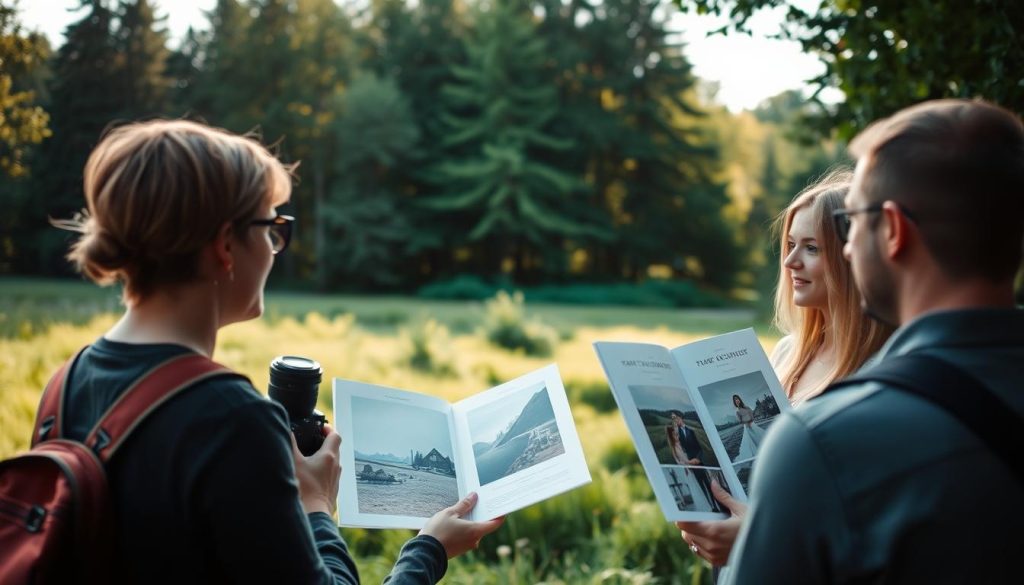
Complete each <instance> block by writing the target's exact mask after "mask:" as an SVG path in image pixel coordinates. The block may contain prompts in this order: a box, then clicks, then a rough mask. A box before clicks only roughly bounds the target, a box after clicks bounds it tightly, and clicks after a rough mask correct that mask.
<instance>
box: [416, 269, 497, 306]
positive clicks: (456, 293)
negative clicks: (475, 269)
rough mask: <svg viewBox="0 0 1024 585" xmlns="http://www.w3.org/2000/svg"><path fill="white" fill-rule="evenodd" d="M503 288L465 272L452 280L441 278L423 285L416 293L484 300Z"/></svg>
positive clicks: (435, 296) (444, 297)
mask: <svg viewBox="0 0 1024 585" xmlns="http://www.w3.org/2000/svg"><path fill="white" fill-rule="evenodd" d="M499 288H501V287H499V286H496V285H493V284H488V283H487V282H484V280H483V279H482V278H480V277H479V276H474V275H472V274H463V275H459V276H456V277H455V278H452V279H450V280H439V281H436V282H432V283H430V284H428V285H426V286H423V287H421V288H420V289H419V291H417V293H416V295H417V296H419V297H422V298H425V299H457V300H470V301H482V300H484V299H489V298H491V297H492V296H494V294H495V293H496V292H497V291H498V289H499Z"/></svg>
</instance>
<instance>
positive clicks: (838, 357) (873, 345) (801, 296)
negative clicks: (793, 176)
mask: <svg viewBox="0 0 1024 585" xmlns="http://www.w3.org/2000/svg"><path fill="white" fill-rule="evenodd" d="M852 178H853V174H852V172H850V171H849V170H846V169H842V170H837V171H833V172H831V173H829V174H828V175H826V176H825V177H823V178H822V179H820V180H819V181H818V182H816V183H815V184H813V185H811V186H809V187H808V188H806V189H804V190H803V191H802V192H801V193H800V194H798V195H797V196H796V198H794V199H793V202H792V203H790V205H789V207H787V208H786V210H785V211H783V212H782V214H781V215H780V216H779V219H778V220H777V222H776V227H777V228H778V230H779V233H780V235H781V237H780V265H779V284H778V287H777V289H776V294H775V325H776V327H778V329H779V330H780V331H782V332H783V333H785V334H786V336H785V337H783V338H782V339H781V340H779V342H778V344H776V346H775V350H774V351H773V352H772V357H771V361H772V366H773V367H774V368H775V371H776V374H778V376H779V380H780V381H781V382H782V387H783V389H784V390H785V391H786V396H787V397H789V401H790V403H791V404H792V405H793V406H795V407H799V406H800V405H801V404H803V403H804V402H805V401H807V400H809V399H811V398H813V397H815V396H817V395H818V394H820V393H821V392H822V390H824V389H825V388H826V387H827V386H828V385H829V384H831V383H832V382H834V381H836V380H839V379H841V378H843V377H845V376H847V375H849V374H851V373H853V372H854V371H855V370H857V369H858V368H860V366H861V365H863V364H864V362H865V361H866V360H867V359H868V358H869V357H871V355H873V354H874V353H875V352H876V351H877V350H878V349H879V348H880V347H881V346H882V344H883V343H884V342H885V340H886V339H887V338H888V337H889V334H890V333H892V329H891V328H889V327H887V326H885V325H882V324H880V323H878V322H877V321H875V320H873V319H871V318H869V317H868V316H867V315H866V314H864V310H863V308H862V307H861V299H860V293H858V292H857V288H856V287H855V286H854V282H853V275H852V274H851V272H850V267H849V265H848V264H847V262H846V261H845V259H844V258H843V243H842V241H841V240H840V239H839V235H838V234H837V233H836V228H835V224H834V222H833V220H832V212H833V211H834V210H836V209H842V208H843V198H844V197H845V196H846V192H847V190H849V187H850V181H851V180H852ZM712 489H713V491H714V493H715V497H716V498H718V499H719V501H721V502H722V503H724V504H726V505H727V506H728V507H729V509H730V510H732V512H733V516H732V518H729V519H728V520H722V521H716V522H678V523H677V526H678V527H679V528H680V530H682V536H683V539H684V540H685V541H686V542H687V544H689V546H690V550H691V551H693V552H694V553H695V554H697V555H699V556H700V557H702V558H704V559H706V560H708V561H709V562H711V564H712V565H715V566H721V565H724V564H725V563H726V562H727V561H728V559H729V553H730V552H731V551H732V545H733V543H734V542H735V540H736V535H737V533H738V532H739V527H740V521H741V517H742V515H743V513H744V512H745V511H746V506H744V505H743V504H741V503H739V502H736V501H735V500H733V499H732V498H731V497H730V496H729V494H728V493H727V492H725V490H723V489H722V488H721V487H720V486H718V485H717V483H716V484H714V485H713V486H712Z"/></svg>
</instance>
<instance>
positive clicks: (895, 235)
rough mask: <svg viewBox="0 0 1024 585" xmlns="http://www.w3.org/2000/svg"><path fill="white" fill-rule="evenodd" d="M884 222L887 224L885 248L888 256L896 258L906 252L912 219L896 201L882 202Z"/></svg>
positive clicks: (885, 226)
mask: <svg viewBox="0 0 1024 585" xmlns="http://www.w3.org/2000/svg"><path fill="white" fill-rule="evenodd" d="M881 213H882V222H883V223H884V224H885V225H884V226H883V229H882V234H883V235H884V236H885V246H884V250H885V253H886V256H888V257H889V258H895V257H896V256H899V255H900V254H901V253H903V252H905V251H906V249H907V245H908V244H909V238H910V230H911V226H910V220H909V219H907V216H906V215H904V214H903V212H902V211H900V208H899V205H897V204H896V202H894V201H886V202H885V203H883V204H882V212H881Z"/></svg>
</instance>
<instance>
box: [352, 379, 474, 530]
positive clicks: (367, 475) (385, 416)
mask: <svg viewBox="0 0 1024 585" xmlns="http://www.w3.org/2000/svg"><path fill="white" fill-rule="evenodd" d="M334 420H335V421H336V422H337V426H338V432H339V433H340V434H341V438H342V442H341V466H342V472H341V485H340V488H339V490H338V518H339V524H340V525H341V526H358V527H364V528H414V529H419V528H422V527H423V525H424V524H425V523H426V521H427V519H428V518H430V517H431V516H433V515H434V514H435V513H436V512H437V511H438V510H441V509H444V508H447V507H448V506H451V505H453V504H455V503H456V502H457V501H459V498H460V497H461V495H462V494H465V493H466V492H465V491H464V490H462V489H460V488H461V482H460V478H459V475H458V468H459V467H458V454H457V453H456V452H455V447H454V441H453V437H454V432H453V428H452V420H451V406H450V405H449V404H448V403H447V402H445V401H444V400H441V399H439V398H434V397H432V396H426V395H424V394H418V393H415V392H406V391H404V390H397V389H395V388H387V387H384V386H375V385H372V384H364V383H361V382H353V381H350V380H341V379H338V378H335V379H334Z"/></svg>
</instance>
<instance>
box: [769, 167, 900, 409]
mask: <svg viewBox="0 0 1024 585" xmlns="http://www.w3.org/2000/svg"><path fill="white" fill-rule="evenodd" d="M852 179H853V173H852V172H851V171H850V170H849V169H847V168H843V167H839V168H836V169H833V170H832V171H830V172H829V173H827V174H826V175H825V176H823V177H822V178H820V179H819V180H818V181H816V182H815V183H814V184H812V185H810V186H808V187H807V188H805V189H804V190H803V191H801V192H800V193H799V194H798V195H797V196H796V197H795V198H794V199H793V202H792V203H790V204H789V207H787V208H786V210H785V211H783V212H782V213H781V214H780V215H779V217H778V219H777V220H776V229H777V230H778V231H779V232H780V233H779V236H780V237H779V240H780V243H779V248H780V251H779V255H780V257H779V285H778V288H777V289H776V291H775V326H776V327H777V328H778V329H779V330H780V331H782V332H784V333H788V334H792V335H793V337H794V339H793V341H794V344H793V347H794V348H795V350H794V351H792V352H789V354H788V355H787V356H786V358H785V359H784V360H783V363H781V364H779V366H778V368H779V371H778V374H779V380H780V381H781V382H782V387H783V388H784V389H785V390H786V395H787V396H789V397H790V398H792V394H793V388H794V387H795V386H796V382H797V381H798V380H799V379H800V376H801V375H803V373H804V371H805V370H806V369H807V366H808V365H810V364H811V362H812V361H813V360H814V356H815V354H816V353H817V351H818V349H819V348H821V346H822V345H824V344H825V343H826V341H827V342H828V343H829V344H830V345H831V346H832V347H833V348H835V355H836V363H835V366H834V367H833V369H832V371H831V372H829V374H828V376H826V378H825V379H823V380H819V381H818V382H817V383H816V384H814V385H813V386H811V388H812V390H811V393H817V392H818V391H820V390H823V389H824V388H825V387H826V386H828V385H829V384H831V383H832V382H834V381H836V380H839V379H841V378H844V377H846V376H848V375H850V374H852V373H853V372H854V371H856V370H857V369H858V368H860V366H861V365H863V363H864V362H865V361H866V360H867V359H868V358H869V357H871V355H872V354H873V353H875V352H876V351H878V348H880V347H881V346H882V344H883V343H884V342H885V340H886V339H887V338H888V337H889V334H890V333H891V332H892V329H891V328H890V327H888V326H886V325H882V324H880V323H878V322H877V321H875V320H873V319H871V318H869V317H868V316H867V315H865V314H864V312H863V309H862V308H861V301H860V293H859V292H858V290H857V287H856V285H855V283H854V281H853V274H852V272H851V270H850V266H849V264H848V263H847V262H846V259H845V258H843V243H842V241H841V240H840V239H839V234H838V233H836V228H835V223H834V222H833V220H832V212H833V211H835V210H837V209H841V208H842V207H843V198H844V197H846V193H847V191H849V189H850V183H851V181H852ZM801 209H808V210H810V211H811V215H812V217H813V223H814V228H815V234H816V237H817V240H818V248H819V250H820V251H821V259H822V261H823V262H824V265H825V278H824V280H825V289H826V291H827V293H828V308H827V310H825V311H821V310H819V309H813V308H807V307H797V306H796V305H794V304H793V281H792V280H790V279H788V278H786V266H785V262H786V256H787V255H788V254H789V251H788V249H787V243H788V237H789V230H790V226H792V225H793V216H795V215H796V212H797V211H799V210H801Z"/></svg>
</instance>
